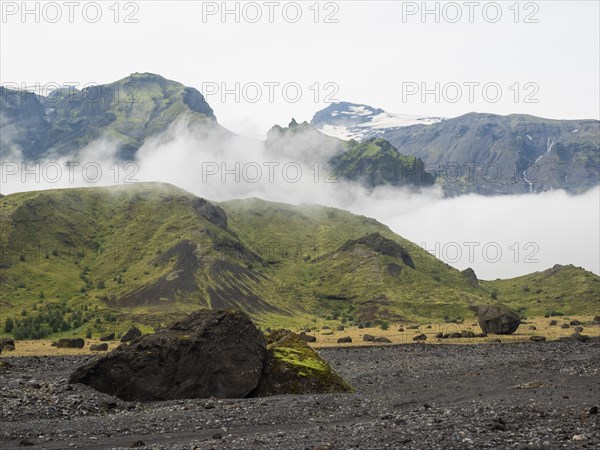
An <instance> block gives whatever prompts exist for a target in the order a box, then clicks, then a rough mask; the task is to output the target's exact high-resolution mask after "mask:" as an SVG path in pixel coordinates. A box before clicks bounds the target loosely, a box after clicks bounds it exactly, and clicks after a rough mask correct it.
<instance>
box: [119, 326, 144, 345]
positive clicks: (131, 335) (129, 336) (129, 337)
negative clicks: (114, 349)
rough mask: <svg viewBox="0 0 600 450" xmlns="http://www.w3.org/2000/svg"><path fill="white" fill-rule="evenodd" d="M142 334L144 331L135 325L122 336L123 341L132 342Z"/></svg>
mask: <svg viewBox="0 0 600 450" xmlns="http://www.w3.org/2000/svg"><path fill="white" fill-rule="evenodd" d="M141 336H142V332H141V331H140V329H139V328H138V327H136V326H135V325H134V326H132V327H131V328H130V329H129V330H127V333H125V334H124V335H123V337H121V342H131V341H133V340H134V339H137V338H139V337H141Z"/></svg>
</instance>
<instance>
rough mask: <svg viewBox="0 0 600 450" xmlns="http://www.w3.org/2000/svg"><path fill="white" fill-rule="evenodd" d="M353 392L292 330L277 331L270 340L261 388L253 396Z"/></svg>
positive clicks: (270, 336)
mask: <svg viewBox="0 0 600 450" xmlns="http://www.w3.org/2000/svg"><path fill="white" fill-rule="evenodd" d="M351 390H352V388H351V387H350V386H349V385H348V384H347V383H346V382H345V381H344V380H343V379H342V378H341V377H340V376H339V375H338V374H337V373H335V372H334V371H333V370H332V369H331V367H330V366H329V364H328V363H327V362H326V361H325V360H324V359H323V358H321V357H320V356H319V355H318V354H317V352H316V351H315V350H313V349H312V348H311V347H310V346H309V345H307V344H306V343H305V342H304V341H303V340H302V339H300V337H299V336H298V335H297V334H295V333H292V332H291V331H288V330H275V331H273V332H272V333H271V334H270V335H269V336H268V355H267V362H266V364H265V369H264V373H263V376H262V378H261V380H260V384H259V385H258V387H257V388H256V390H255V391H254V392H253V393H252V395H253V396H257V397H264V396H269V395H280V394H317V393H328V392H349V391H351Z"/></svg>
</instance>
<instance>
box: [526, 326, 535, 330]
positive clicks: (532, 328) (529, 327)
mask: <svg viewBox="0 0 600 450" xmlns="http://www.w3.org/2000/svg"><path fill="white" fill-rule="evenodd" d="M527 329H528V330H532V331H535V330H537V327H536V326H535V325H529V326H528V327H527Z"/></svg>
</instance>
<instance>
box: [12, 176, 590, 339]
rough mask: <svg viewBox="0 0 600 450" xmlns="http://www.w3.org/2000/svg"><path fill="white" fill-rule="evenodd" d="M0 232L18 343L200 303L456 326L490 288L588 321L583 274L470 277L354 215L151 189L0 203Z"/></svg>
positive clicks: (267, 312)
mask: <svg viewBox="0 0 600 450" xmlns="http://www.w3.org/2000/svg"><path fill="white" fill-rule="evenodd" d="M0 227H1V228H0V229H1V233H0V240H1V242H0V245H1V247H0V248H1V249H2V252H1V254H0V257H1V259H0V309H1V311H2V313H3V320H5V318H6V317H7V316H8V317H11V318H12V319H13V320H14V322H15V323H18V325H19V327H21V328H20V332H22V333H25V332H27V333H29V334H26V335H27V336H41V335H44V336H45V335H48V334H52V333H55V332H57V331H60V330H63V331H64V330H68V329H74V330H79V331H81V330H82V329H85V328H93V329H95V330H104V329H111V327H112V329H113V330H114V327H115V326H117V325H118V324H125V323H127V322H131V321H134V322H136V323H141V324H146V325H147V326H152V327H156V326H158V325H160V324H165V323H167V322H169V321H170V320H172V319H173V318H176V317H179V316H181V315H183V314H185V313H187V312H190V311H192V310H195V309H198V308H207V307H209V308H223V307H225V308H238V309H242V310H244V311H246V312H247V313H249V314H250V315H251V316H252V317H253V318H254V319H255V320H257V321H258V322H260V323H262V324H266V325H267V324H268V325H272V326H284V327H285V326H287V327H290V326H302V325H304V324H306V323H310V322H313V321H317V322H319V321H320V322H323V321H329V322H331V323H332V324H335V321H336V320H338V319H341V318H343V319H344V320H346V321H348V322H353V323H358V322H360V321H393V320H417V321H418V320H443V319H444V318H446V319H459V318H464V317H470V316H471V315H472V312H470V310H469V306H470V305H472V304H474V303H493V302H494V301H496V300H494V299H492V292H494V291H496V294H495V295H496V296H497V301H506V302H507V303H509V304H510V305H511V306H513V307H515V308H520V309H521V310H522V311H524V312H525V313H529V311H533V312H548V311H553V310H561V311H563V312H565V313H571V312H574V311H576V312H578V313H581V314H583V313H589V314H595V313H596V310H597V307H598V300H597V299H598V298H599V297H600V282H599V281H598V280H599V279H600V277H598V276H596V275H593V274H590V273H588V272H585V271H584V270H582V269H577V268H568V270H566V269H565V271H564V272H563V271H562V270H558V271H557V270H554V271H547V272H545V273H543V274H542V275H540V274H532V275H529V276H527V277H521V278H520V279H516V280H507V281H495V282H483V281H481V282H478V280H477V278H476V275H475V274H474V273H473V272H472V271H468V270H467V271H464V272H460V271H458V270H456V269H454V268H452V267H450V266H448V265H447V264H445V263H443V262H441V261H439V260H437V259H436V258H435V257H434V256H433V255H431V254H429V253H428V252H426V251H424V250H423V249H421V248H420V247H418V246H417V245H415V244H413V243H411V242H409V241H407V240H406V239H403V238H402V237H400V236H398V235H396V234H394V233H393V232H392V231H391V230H390V229H389V228H388V227H386V226H384V225H382V224H381V223H379V222H377V221H376V220H373V219H370V218H367V217H362V216H356V215H353V214H351V213H349V212H346V211H342V210H339V209H334V208H327V207H321V206H310V205H303V206H291V205H286V204H281V203H272V202H266V201H262V200H257V199H248V200H232V201H228V202H223V203H221V204H218V205H217V204H213V203H211V202H208V201H206V200H204V199H201V198H198V197H195V196H194V195H192V194H189V193H187V192H185V191H183V190H181V189H179V188H176V187H174V186H171V185H164V184H158V183H142V184H138V185H126V186H120V187H111V188H85V189H66V190H50V191H40V192H28V193H20V194H11V195H7V196H4V197H2V198H0ZM522 284H523V285H524V284H527V286H528V288H529V289H530V291H526V290H525V289H524V287H523V286H522ZM538 286H539V287H538ZM538 289H541V291H540V292H538ZM521 292H523V294H521ZM525 292H532V293H531V294H525ZM533 292H535V294H533ZM27 327H28V328H27ZM79 331H78V332H79ZM33 332H35V333H38V334H31V333H33ZM22 335H23V334H22Z"/></svg>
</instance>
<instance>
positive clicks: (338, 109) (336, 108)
mask: <svg viewBox="0 0 600 450" xmlns="http://www.w3.org/2000/svg"><path fill="white" fill-rule="evenodd" d="M442 120H444V119H442V118H440V117H420V116H410V115H405V114H393V113H388V112H386V111H384V110H382V109H380V108H373V107H371V106H368V105H360V104H356V103H349V102H340V103H334V104H331V105H329V106H328V107H327V108H325V109H323V110H321V111H319V112H317V113H316V114H315V115H314V117H313V119H312V121H311V125H312V126H314V127H315V128H317V129H318V130H320V131H321V132H323V133H325V134H327V135H329V136H333V137H336V138H339V139H344V140H349V139H355V140H357V141H362V140H364V139H369V138H372V137H377V136H381V135H383V133H384V132H386V131H387V130H390V129H393V128H399V127H408V126H412V125H431V124H433V123H437V122H440V121H442Z"/></svg>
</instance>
